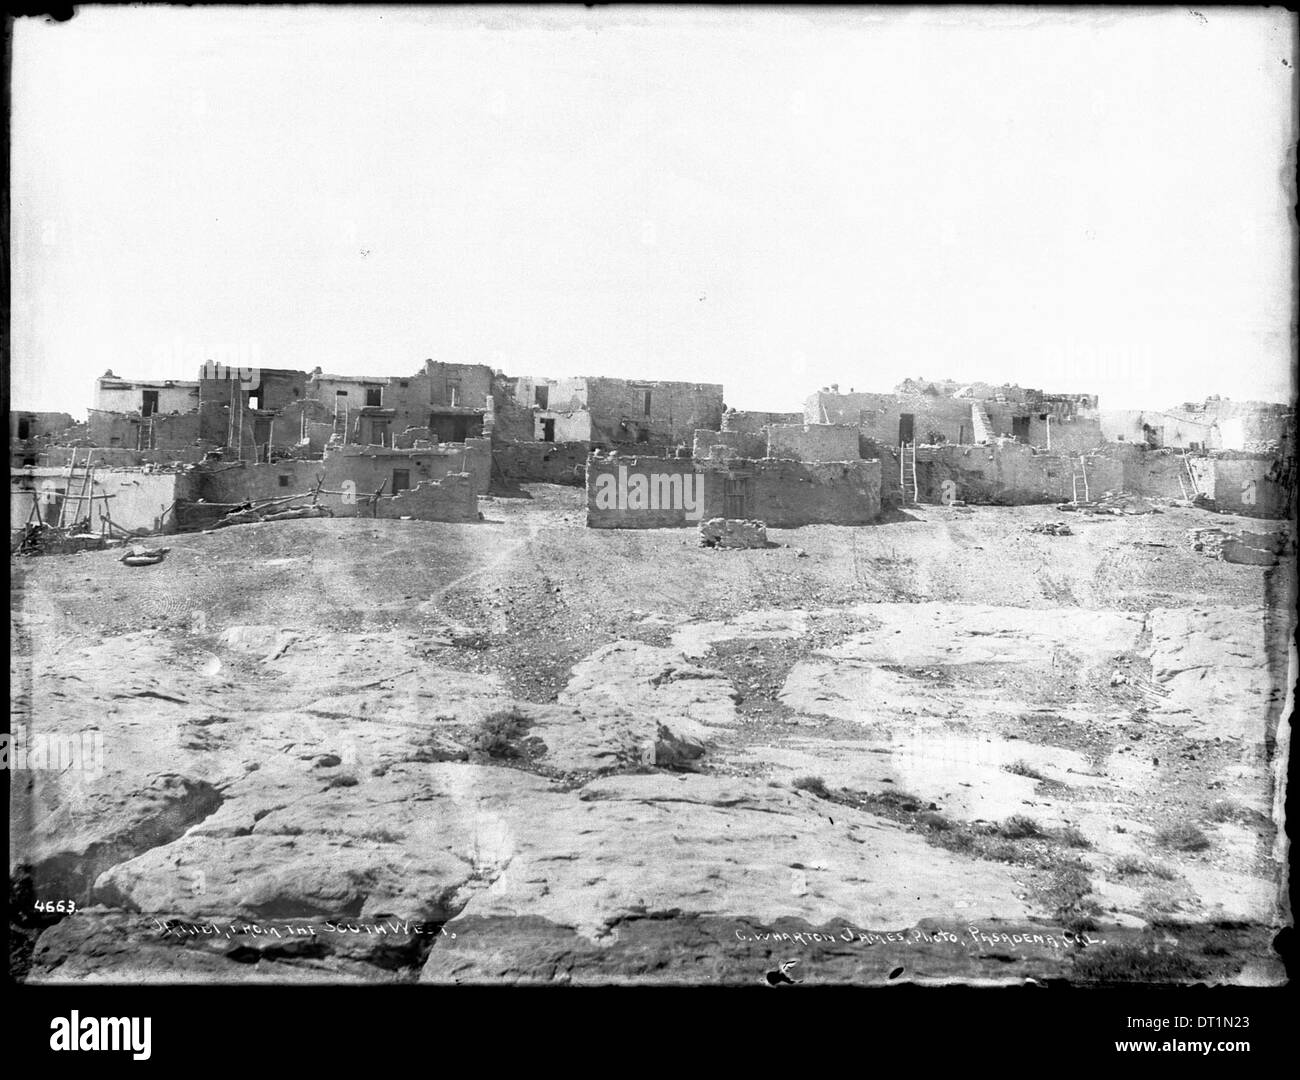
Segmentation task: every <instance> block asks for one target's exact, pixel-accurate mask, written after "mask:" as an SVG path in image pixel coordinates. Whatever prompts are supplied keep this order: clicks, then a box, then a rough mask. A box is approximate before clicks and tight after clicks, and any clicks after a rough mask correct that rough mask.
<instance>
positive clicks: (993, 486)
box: [916, 443, 1124, 506]
mask: <svg viewBox="0 0 1300 1080" xmlns="http://www.w3.org/2000/svg"><path fill="white" fill-rule="evenodd" d="M1078 468H1079V463H1078V456H1077V455H1070V454H1065V453H1056V452H1054V451H1053V452H1051V453H1048V452H1046V451H1041V450H1035V449H1034V448H1033V447H1030V446H1023V445H1021V444H1019V443H1001V444H993V445H989V446H936V447H921V448H919V449H918V450H917V452H916V479H917V487H918V489H919V492H920V501H921V502H933V503H937V502H941V501H942V498H943V495H944V490H945V489H944V481H946V480H951V481H953V483H954V485H955V491H954V493H955V497H956V498H957V499H958V500H960V501H962V502H968V503H977V504H988V505H993V506H1020V505H1027V504H1032V503H1049V502H1066V501H1069V500H1070V499H1071V498H1073V494H1074V488H1073V482H1072V476H1073V474H1074V473H1075V472H1076V471H1078ZM1087 474H1088V492H1089V495H1090V496H1091V497H1092V498H1096V497H1098V496H1099V495H1101V494H1102V492H1104V491H1115V492H1118V491H1121V490H1123V484H1124V466H1123V462H1122V461H1121V460H1120V459H1119V458H1116V457H1107V456H1100V455H1099V456H1096V457H1089V458H1088V461H1087ZM1081 486H1082V485H1081ZM1082 497H1083V496H1082V492H1080V498H1082Z"/></svg>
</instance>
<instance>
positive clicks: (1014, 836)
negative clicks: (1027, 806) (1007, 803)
mask: <svg viewBox="0 0 1300 1080" xmlns="http://www.w3.org/2000/svg"><path fill="white" fill-rule="evenodd" d="M998 832H999V833H1000V834H1001V835H1003V836H1005V837H1006V838H1007V839H1008V840H1023V839H1026V838H1028V837H1032V836H1042V835H1043V830H1042V829H1041V828H1039V826H1038V822H1036V821H1035V820H1034V819H1033V818H1031V817H1025V815H1024V814H1012V815H1011V816H1010V817H1009V818H1007V820H1006V821H1004V822H1003V823H1002V824H1001V825H999V826H998Z"/></svg>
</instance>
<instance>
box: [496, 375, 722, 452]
mask: <svg viewBox="0 0 1300 1080" xmlns="http://www.w3.org/2000/svg"><path fill="white" fill-rule="evenodd" d="M495 397H496V411H497V420H498V422H497V426H496V427H495V429H494V434H495V435H496V436H497V439H498V441H518V442H528V441H532V442H586V443H589V444H592V445H594V446H597V447H601V448H605V447H616V446H637V445H645V444H650V445H653V446H679V445H683V444H686V443H689V441H690V439H691V435H692V433H693V432H694V431H695V429H696V428H702V427H711V428H714V429H717V428H718V427H719V426H721V421H722V411H723V403H722V386H721V385H719V384H716V383H685V382H660V381H650V380H631V379H606V378H593V377H580V378H572V379H546V378H538V377H535V376H519V377H507V376H504V375H498V377H497V383H496V393H495Z"/></svg>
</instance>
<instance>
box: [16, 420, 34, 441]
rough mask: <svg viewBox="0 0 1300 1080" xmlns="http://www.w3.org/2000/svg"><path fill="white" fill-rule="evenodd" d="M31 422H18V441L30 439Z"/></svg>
mask: <svg viewBox="0 0 1300 1080" xmlns="http://www.w3.org/2000/svg"><path fill="white" fill-rule="evenodd" d="M31 432H32V422H31V421H30V420H28V419H26V418H23V419H22V420H19V421H18V437H19V438H20V439H28V438H31Z"/></svg>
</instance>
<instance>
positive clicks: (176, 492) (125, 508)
mask: <svg viewBox="0 0 1300 1080" xmlns="http://www.w3.org/2000/svg"><path fill="white" fill-rule="evenodd" d="M91 478H92V480H93V484H92V486H91V491H90V493H91V494H94V495H111V496H112V498H111V499H109V500H107V510H106V509H105V505H106V504H105V500H103V499H93V500H88V501H86V502H83V503H82V504H81V507H80V509H79V510H78V509H77V507H76V505H75V496H76V494H77V493H78V492H80V490H81V483H80V481H79V480H74V481H73V485H72V493H73V497H74V500H73V505H71V506H69V510H70V512H75V513H77V515H78V517H80V518H89V519H90V528H91V531H92V532H99V531H100V523H101V521H102V520H103V519H104V517H105V514H107V516H108V518H109V519H110V520H111V521H112V522H113V524H114V525H116V526H117V527H118V528H121V529H126V530H128V531H130V530H135V529H145V530H148V531H149V532H171V531H174V529H175V524H176V515H175V505H176V500H177V499H183V498H189V497H191V496H192V493H193V491H194V488H195V484H194V480H193V477H192V476H191V475H190V474H189V473H184V472H156V473H148V472H143V471H141V470H138V469H121V470H118V469H94V470H92V474H91ZM9 486H10V492H11V494H10V501H9V525H10V528H11V529H21V528H22V527H23V526H24V525H25V524H26V522H27V519H28V516H29V515H30V514H31V509H32V497H31V495H29V494H26V493H25V492H26V491H29V490H31V489H33V488H34V489H36V490H42V491H44V492H47V494H45V495H43V496H42V497H41V516H42V518H43V519H44V520H46V521H56V520H57V519H58V515H59V504H60V503H61V502H62V501H63V499H64V498H66V497H67V496H66V492H67V490H68V478H67V475H66V474H60V473H59V472H57V470H53V469H51V470H31V471H30V472H29V473H27V474H26V475H23V476H11V477H10V485H9Z"/></svg>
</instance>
